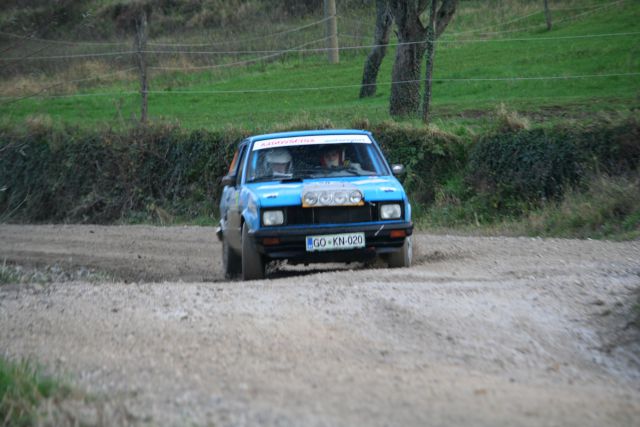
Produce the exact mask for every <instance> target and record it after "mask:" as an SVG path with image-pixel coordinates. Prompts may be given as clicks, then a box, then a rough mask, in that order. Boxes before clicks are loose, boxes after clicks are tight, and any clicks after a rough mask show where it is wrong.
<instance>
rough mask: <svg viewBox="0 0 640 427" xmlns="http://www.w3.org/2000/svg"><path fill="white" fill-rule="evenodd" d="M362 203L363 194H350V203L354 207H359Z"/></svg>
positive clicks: (357, 192) (356, 192)
mask: <svg viewBox="0 0 640 427" xmlns="http://www.w3.org/2000/svg"><path fill="white" fill-rule="evenodd" d="M361 201H362V194H360V192H359V191H352V192H351V194H349V202H350V203H353V204H354V205H357V204H358V203H360V202H361Z"/></svg>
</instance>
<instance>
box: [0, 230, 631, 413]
mask: <svg viewBox="0 0 640 427" xmlns="http://www.w3.org/2000/svg"><path fill="white" fill-rule="evenodd" d="M214 239H215V236H214V232H213V229H211V228H200V227H173V228H155V227H137V226H136V227H130V226H127V227H124V226H123V227H98V226H14V225H0V260H4V259H6V260H7V262H10V263H17V264H19V265H23V266H26V267H38V266H42V265H52V264H58V265H60V266H62V268H64V269H74V268H80V267H82V268H90V269H96V270H100V271H106V272H109V273H111V274H114V275H115V276H116V277H118V279H117V280H116V281H115V282H108V281H107V282H99V283H89V282H83V281H76V282H65V283H52V284H51V283H50V284H44V285H41V284H40V285H38V284H34V285H24V284H22V285H4V286H0V352H2V353H4V354H5V355H7V356H9V357H26V356H31V357H33V358H34V359H36V360H37V361H39V362H41V363H42V364H43V365H44V366H46V367H47V368H48V369H49V370H51V371H53V372H56V373H58V374H62V375H65V376H66V377H67V378H70V380H71V382H72V383H73V384H74V385H76V386H77V387H79V388H81V389H83V390H86V391H87V392H89V393H91V394H93V395H95V396H99V397H101V398H102V399H104V402H106V403H105V407H106V408H107V410H106V415H104V413H103V412H104V411H103V412H101V411H102V410H97V412H96V411H94V412H92V411H91V410H90V408H89V409H87V408H86V407H71V408H70V409H69V410H70V411H76V413H77V414H79V415H78V416H81V417H82V416H84V417H86V419H87V420H89V421H92V420H93V421H96V420H98V421H99V417H100V416H103V417H105V419H106V420H107V421H106V423H107V424H126V423H131V424H143V425H146V424H149V425H189V424H195V425H216V426H238V425H239V426H244V425H267V426H301V425H302V426H356V425H357V426H360V425H366V426H451V425H472V426H514V425H516V426H541V425H544V426H553V425H557V426H605V425H606V426H631V425H637V423H638V420H639V419H640V356H639V355H640V337H639V336H638V332H637V329H635V328H633V327H631V326H629V324H628V323H629V321H630V319H631V318H630V316H631V314H630V313H631V310H632V309H631V305H632V303H633V302H634V299H633V297H632V295H633V294H634V293H637V292H638V291H640V242H639V241H635V242H625V243H613V242H601V241H577V240H559V239H545V240H542V239H529V238H502V237H496V238H478V237H458V236H435V235H427V234H417V235H416V236H415V241H416V246H417V256H416V258H417V259H416V261H417V262H416V265H415V266H414V267H413V268H410V269H399V270H389V269H385V268H376V269H363V268H360V267H359V266H350V267H342V269H341V270H339V271H333V270H331V269H323V268H318V269H314V270H310V271H293V270H291V269H286V268H285V269H284V270H280V271H277V272H275V274H274V275H273V276H272V277H274V278H273V279H272V280H264V281H256V282H246V283H242V282H224V281H222V277H221V272H220V267H219V259H220V247H219V244H218V243H217V242H216V241H215V240H214ZM298 270H300V269H298ZM109 408H110V409H109ZM103 409H104V408H103ZM96 414H97V415H96ZM100 414H102V415H100Z"/></svg>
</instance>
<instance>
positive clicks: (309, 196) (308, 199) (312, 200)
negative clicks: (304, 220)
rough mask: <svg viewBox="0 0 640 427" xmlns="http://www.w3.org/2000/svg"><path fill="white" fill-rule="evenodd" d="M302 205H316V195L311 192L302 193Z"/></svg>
mask: <svg viewBox="0 0 640 427" xmlns="http://www.w3.org/2000/svg"><path fill="white" fill-rule="evenodd" d="M302 203H303V204H304V205H307V206H313V205H315V204H316V203H318V194H317V193H315V192H313V191H309V192H308V193H304V196H303V197H302Z"/></svg>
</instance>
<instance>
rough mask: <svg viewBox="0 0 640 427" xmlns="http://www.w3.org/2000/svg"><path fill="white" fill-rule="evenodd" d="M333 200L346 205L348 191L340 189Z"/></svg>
mask: <svg viewBox="0 0 640 427" xmlns="http://www.w3.org/2000/svg"><path fill="white" fill-rule="evenodd" d="M333 201H334V202H335V204H336V205H344V204H345V203H346V202H347V193H345V192H344V191H338V192H337V193H336V194H334V195H333Z"/></svg>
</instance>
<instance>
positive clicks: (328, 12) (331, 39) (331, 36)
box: [324, 0, 340, 64]
mask: <svg viewBox="0 0 640 427" xmlns="http://www.w3.org/2000/svg"><path fill="white" fill-rule="evenodd" d="M324 18H325V19H326V20H327V23H326V35H327V48H328V49H329V50H328V53H329V63H331V64H337V63H338V62H340V51H339V50H338V20H337V16H336V0H324Z"/></svg>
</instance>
